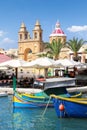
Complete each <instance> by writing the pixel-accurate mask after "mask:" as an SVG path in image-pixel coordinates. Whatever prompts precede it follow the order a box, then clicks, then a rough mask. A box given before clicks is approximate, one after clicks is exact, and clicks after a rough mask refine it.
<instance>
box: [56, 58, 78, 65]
mask: <svg viewBox="0 0 87 130" xmlns="http://www.w3.org/2000/svg"><path fill="white" fill-rule="evenodd" d="M59 63H60V64H61V65H62V66H64V67H74V66H79V65H81V63H80V62H76V61H74V60H70V59H59V60H56V61H55V65H56V66H57V65H58V64H59Z"/></svg>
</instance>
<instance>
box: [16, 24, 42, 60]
mask: <svg viewBox="0 0 87 130" xmlns="http://www.w3.org/2000/svg"><path fill="white" fill-rule="evenodd" d="M42 38H43V30H42V29H41V25H40V23H39V21H36V24H35V26H34V29H33V37H32V38H31V37H30V33H29V32H28V31H27V29H26V26H25V24H24V23H22V24H21V27H20V30H19V32H18V57H19V58H21V59H24V60H26V61H32V60H34V59H36V58H37V56H36V54H37V53H40V52H42V51H43V49H44V43H43V40H42Z"/></svg>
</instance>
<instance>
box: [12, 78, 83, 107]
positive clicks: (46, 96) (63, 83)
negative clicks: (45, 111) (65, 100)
mask: <svg viewBox="0 0 87 130" xmlns="http://www.w3.org/2000/svg"><path fill="white" fill-rule="evenodd" d="M73 85H75V79H74V78H55V79H54V78H52V79H46V80H43V81H42V80H35V82H34V86H35V87H36V88H37V87H38V86H39V87H42V88H43V90H42V92H39V93H34V94H26V93H20V94H19V93H18V92H17V91H16V90H15V89H14V95H13V107H29V108H38V107H39V108H42V107H46V105H47V103H48V107H53V102H52V100H50V94H56V93H57V94H58V95H60V96H64V97H80V96H81V93H79V92H76V93H69V92H68V91H67V90H66V88H67V87H69V86H73Z"/></svg>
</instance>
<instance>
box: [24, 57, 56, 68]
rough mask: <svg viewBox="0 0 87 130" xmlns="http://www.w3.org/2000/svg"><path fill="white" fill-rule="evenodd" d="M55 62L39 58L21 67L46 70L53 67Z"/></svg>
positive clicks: (46, 58)
mask: <svg viewBox="0 0 87 130" xmlns="http://www.w3.org/2000/svg"><path fill="white" fill-rule="evenodd" d="M54 65H55V61H54V60H53V59H50V58H48V57H41V58H38V59H36V60H34V61H31V62H29V63H26V64H25V65H23V67H34V68H48V67H54Z"/></svg>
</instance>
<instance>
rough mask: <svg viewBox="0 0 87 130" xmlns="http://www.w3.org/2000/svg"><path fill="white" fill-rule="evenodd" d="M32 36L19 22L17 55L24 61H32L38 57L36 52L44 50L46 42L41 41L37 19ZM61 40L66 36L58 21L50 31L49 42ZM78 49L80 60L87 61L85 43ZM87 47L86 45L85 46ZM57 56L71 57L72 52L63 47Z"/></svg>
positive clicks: (64, 40) (40, 29)
mask: <svg viewBox="0 0 87 130" xmlns="http://www.w3.org/2000/svg"><path fill="white" fill-rule="evenodd" d="M32 32H33V37H32V38H31V36H30V33H29V32H28V31H27V28H26V26H25V24H24V23H22V24H21V26H20V29H19V32H18V57H19V58H20V59H23V60H26V61H32V60H34V59H36V58H38V55H37V54H42V53H43V52H45V51H46V50H45V46H46V43H44V42H43V30H42V28H41V25H40V23H39V21H38V20H37V21H36V24H35V26H34V29H33V31H32ZM59 39H60V40H61V42H62V43H65V42H66V41H67V36H66V34H65V33H64V31H63V30H62V29H61V27H60V23H59V22H57V23H56V24H55V28H54V30H53V31H52V33H51V34H50V35H49V43H50V44H51V43H52V41H53V40H57V41H58V40H59ZM82 48H83V49H80V50H81V51H80V52H79V53H78V55H79V56H80V57H81V62H85V61H87V53H86V54H85V53H84V50H85V45H84V47H82ZM86 48H87V47H86ZM59 58H62V59H64V58H68V59H73V52H71V50H70V49H68V48H63V49H62V51H61V53H60V56H59Z"/></svg>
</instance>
